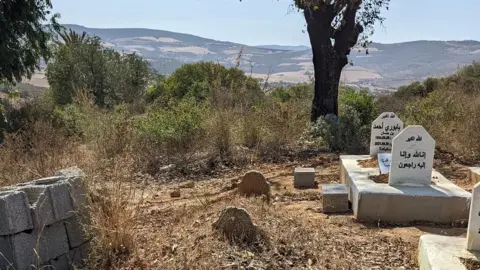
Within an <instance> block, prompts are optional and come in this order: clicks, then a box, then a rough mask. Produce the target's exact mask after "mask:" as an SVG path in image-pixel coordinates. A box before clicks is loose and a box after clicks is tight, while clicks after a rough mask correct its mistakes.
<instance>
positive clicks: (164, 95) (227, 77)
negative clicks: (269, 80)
mask: <svg viewBox="0 0 480 270" xmlns="http://www.w3.org/2000/svg"><path fill="white" fill-rule="evenodd" d="M152 92H155V93H158V96H159V99H160V101H161V103H163V104H168V103H171V102H174V103H175V102H177V101H179V100H182V99H185V98H193V99H194V100H195V101H197V102H199V103H205V102H209V103H210V104H211V105H212V106H213V107H235V106H237V105H243V106H246V107H249V106H252V105H253V104H255V103H256V102H258V101H259V100H261V99H262V98H263V92H262V90H261V88H260V86H259V84H258V82H257V81H256V80H255V79H253V78H249V77H247V76H245V74H244V72H243V71H241V70H239V69H236V68H230V69H226V68H225V67H224V66H221V65H219V64H216V63H213V62H198V63H193V64H185V65H183V66H181V67H180V68H178V69H177V70H176V71H175V72H174V73H173V74H172V75H170V76H169V77H167V78H166V79H165V81H164V82H162V83H161V84H159V85H158V87H157V89H156V90H154V91H152Z"/></svg>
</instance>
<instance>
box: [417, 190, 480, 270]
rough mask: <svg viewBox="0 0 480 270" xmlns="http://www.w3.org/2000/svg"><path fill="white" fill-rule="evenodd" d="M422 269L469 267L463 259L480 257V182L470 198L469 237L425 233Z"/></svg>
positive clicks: (439, 269)
mask: <svg viewBox="0 0 480 270" xmlns="http://www.w3.org/2000/svg"><path fill="white" fill-rule="evenodd" d="M418 250H419V251H418V264H419V266H420V269H421V270H430V269H436V270H443V269H445V270H447V269H448V270H449V269H467V268H466V267H465V265H464V263H463V262H462V259H472V260H476V261H478V260H479V258H480V183H477V184H476V185H475V187H474V188H473V192H472V198H471V200H470V214H469V219H468V230H467V238H463V237H447V236H440V235H423V236H421V237H420V242H419V248H418Z"/></svg>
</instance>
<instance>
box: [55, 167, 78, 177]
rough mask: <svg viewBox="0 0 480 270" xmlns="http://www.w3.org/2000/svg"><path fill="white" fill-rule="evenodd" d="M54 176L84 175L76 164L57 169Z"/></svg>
mask: <svg viewBox="0 0 480 270" xmlns="http://www.w3.org/2000/svg"><path fill="white" fill-rule="evenodd" d="M55 176H65V177H68V178H70V177H80V178H83V177H85V173H84V172H83V171H82V170H81V169H80V168H78V167H77V166H73V167H69V168H66V169H63V170H59V171H57V172H55Z"/></svg>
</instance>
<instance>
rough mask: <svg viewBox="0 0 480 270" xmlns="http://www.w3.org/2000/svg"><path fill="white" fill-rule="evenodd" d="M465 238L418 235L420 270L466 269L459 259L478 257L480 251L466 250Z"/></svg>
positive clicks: (476, 258) (475, 258)
mask: <svg viewBox="0 0 480 270" xmlns="http://www.w3.org/2000/svg"><path fill="white" fill-rule="evenodd" d="M466 245H467V239H466V238H463V237H449V236H443V235H433V234H426V235H422V236H420V241H419V244H418V264H419V268H420V270H467V268H466V267H465V265H464V264H463V263H462V261H461V259H462V258H463V259H474V260H478V259H479V258H480V252H477V251H468V250H467V249H466V248H465V247H466Z"/></svg>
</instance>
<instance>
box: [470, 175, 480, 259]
mask: <svg viewBox="0 0 480 270" xmlns="http://www.w3.org/2000/svg"><path fill="white" fill-rule="evenodd" d="M467 250H472V251H480V183H477V184H476V185H475V187H474V188H473V191H472V198H471V201H470V217H469V218H468V231H467Z"/></svg>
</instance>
